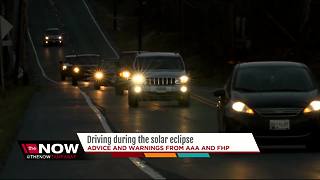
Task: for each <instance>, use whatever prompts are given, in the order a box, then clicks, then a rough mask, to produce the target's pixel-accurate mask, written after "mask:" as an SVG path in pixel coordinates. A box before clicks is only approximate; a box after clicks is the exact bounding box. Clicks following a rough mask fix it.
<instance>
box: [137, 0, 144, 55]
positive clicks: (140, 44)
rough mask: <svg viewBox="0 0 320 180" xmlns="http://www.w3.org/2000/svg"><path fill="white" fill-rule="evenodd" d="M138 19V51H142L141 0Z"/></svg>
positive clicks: (141, 0)
mask: <svg viewBox="0 0 320 180" xmlns="http://www.w3.org/2000/svg"><path fill="white" fill-rule="evenodd" d="M138 10H139V17H138V51H142V25H143V22H142V18H143V0H139V8H138Z"/></svg>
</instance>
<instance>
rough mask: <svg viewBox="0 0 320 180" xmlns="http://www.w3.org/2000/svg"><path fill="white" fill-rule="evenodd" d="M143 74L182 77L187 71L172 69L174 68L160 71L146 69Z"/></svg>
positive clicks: (147, 75)
mask: <svg viewBox="0 0 320 180" xmlns="http://www.w3.org/2000/svg"><path fill="white" fill-rule="evenodd" d="M143 74H144V75H145V76H146V77H180V76H182V75H185V74H186V72H185V71H172V70H158V71H145V72H143Z"/></svg>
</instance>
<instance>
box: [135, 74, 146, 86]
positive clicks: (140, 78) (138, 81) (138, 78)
mask: <svg viewBox="0 0 320 180" xmlns="http://www.w3.org/2000/svg"><path fill="white" fill-rule="evenodd" d="M144 81H145V77H144V76H143V75H142V74H135V75H133V76H132V82H133V83H134V84H143V83H144Z"/></svg>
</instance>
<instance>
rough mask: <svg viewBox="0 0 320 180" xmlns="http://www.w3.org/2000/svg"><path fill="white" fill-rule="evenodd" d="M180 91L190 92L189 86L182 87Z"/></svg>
mask: <svg viewBox="0 0 320 180" xmlns="http://www.w3.org/2000/svg"><path fill="white" fill-rule="evenodd" d="M180 91H181V92H183V93H186V92H187V91H188V88H187V86H181V88H180Z"/></svg>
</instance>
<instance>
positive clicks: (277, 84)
mask: <svg viewBox="0 0 320 180" xmlns="http://www.w3.org/2000/svg"><path fill="white" fill-rule="evenodd" d="M234 86H235V87H234V89H235V90H239V91H252V92H255V91H310V90H313V89H314V85H313V81H312V78H311V76H310V74H309V72H308V71H307V70H306V69H305V68H301V67H271V66H269V67H247V68H240V69H239V71H238V72H237V75H236V79H235V83H234Z"/></svg>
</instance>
